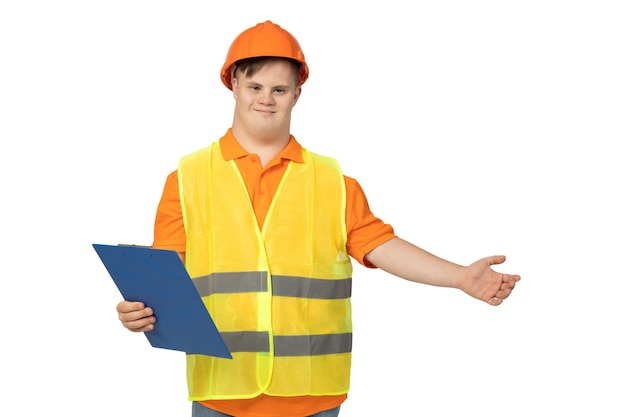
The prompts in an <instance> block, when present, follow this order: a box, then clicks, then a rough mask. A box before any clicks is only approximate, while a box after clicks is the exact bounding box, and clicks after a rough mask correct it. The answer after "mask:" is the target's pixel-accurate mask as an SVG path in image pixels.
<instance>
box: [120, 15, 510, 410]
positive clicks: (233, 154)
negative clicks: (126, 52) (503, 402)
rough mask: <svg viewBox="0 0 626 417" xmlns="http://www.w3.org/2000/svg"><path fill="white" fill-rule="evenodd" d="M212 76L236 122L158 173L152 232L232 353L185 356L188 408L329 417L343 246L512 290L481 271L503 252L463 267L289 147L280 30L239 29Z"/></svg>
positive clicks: (289, 82) (343, 318)
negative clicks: (418, 242)
mask: <svg viewBox="0 0 626 417" xmlns="http://www.w3.org/2000/svg"><path fill="white" fill-rule="evenodd" d="M221 77H222V81H223V83H224V85H225V86H226V87H228V88H229V89H231V90H232V92H233V96H234V98H235V110H234V117H233V123H232V127H231V128H230V129H228V130H227V132H226V134H225V135H224V136H223V137H222V138H221V139H220V140H219V141H217V142H214V143H213V144H212V145H210V146H209V147H207V148H204V149H201V150H199V151H197V152H194V153H192V154H190V155H187V156H185V157H183V158H182V159H181V161H180V164H179V166H178V169H177V170H176V171H174V172H172V173H171V174H170V175H169V176H168V178H167V181H166V184H165V188H164V191H163V196H162V198H161V201H160V203H159V207H158V210H157V215H156V221H155V236H154V243H153V246H154V247H155V248H161V249H170V250H175V251H177V252H179V253H180V256H181V258H182V259H183V261H184V262H185V266H186V268H187V270H188V271H189V275H190V276H191V277H192V279H193V280H194V283H195V284H196V287H197V288H198V290H199V292H200V295H201V296H202V298H203V300H204V302H205V305H206V306H207V308H208V310H209V311H210V312H211V315H212V316H213V318H214V320H215V322H216V325H217V327H218V329H219V330H220V332H221V333H222V335H223V336H224V339H225V341H226V343H227V345H228V347H229V349H230V350H231V352H232V354H233V359H232V360H230V359H221V358H212V357H207V356H202V355H187V381H188V389H189V399H190V400H192V401H193V404H192V415H193V416H196V417H200V416H224V415H226V416H229V415H231V416H237V417H261V416H266V417H269V416H294V417H295V416H313V415H314V416H317V417H322V416H324V417H332V416H337V415H338V413H339V407H340V405H341V404H342V403H343V401H344V400H345V399H346V397H347V392H348V388H349V380H350V359H351V353H350V352H351V349H352V322H351V317H350V293H351V279H352V265H351V262H350V259H349V257H352V258H354V259H356V260H357V261H358V262H359V263H361V264H363V265H365V266H367V267H371V268H374V267H377V268H380V269H383V270H385V271H387V272H389V273H391V274H393V275H396V276H398V277H401V278H404V279H407V280H410V281H414V282H418V283H423V284H429V285H436V286H442V287H451V288H457V289H460V290H462V291H464V292H465V293H467V294H468V295H470V296H472V297H475V298H477V299H479V300H482V301H484V302H486V303H488V304H490V305H493V306H497V305H499V304H500V303H502V300H504V299H505V298H507V297H508V296H509V294H510V293H511V291H512V290H513V288H514V287H515V283H516V282H517V281H518V280H519V279H520V277H519V276H517V275H508V274H501V273H497V272H495V271H493V270H492V269H491V265H496V264H501V263H502V262H504V260H505V258H504V256H491V257H486V258H483V259H480V260H478V261H476V262H475V263H473V264H471V265H469V266H466V267H465V266H461V265H457V264H454V263H452V262H448V261H446V260H444V259H441V258H439V257H437V256H434V255H432V254H430V253H428V252H426V251H424V250H422V249H420V248H419V247H417V246H415V245H413V244H411V243H409V242H407V241H405V240H402V239H401V238H399V237H397V236H396V235H395V234H394V231H393V229H392V228H391V226H389V225H388V224H385V223H384V222H382V221H381V220H380V219H378V218H376V217H375V216H374V215H373V214H372V213H371V211H370V210H369V207H368V204H367V200H366V197H365V195H364V193H363V191H362V189H361V188H360V186H359V185H358V183H357V182H356V181H355V180H354V179H352V178H349V177H346V176H344V175H343V174H342V173H341V170H340V168H339V166H338V165H337V163H336V161H335V160H334V159H332V158H328V157H324V156H321V155H317V154H314V153H312V152H309V151H308V150H306V149H304V148H302V147H301V146H300V144H298V142H297V141H296V139H295V138H294V137H293V136H292V135H291V132H290V124H291V112H292V110H293V108H294V106H295V105H296V103H297V101H298V99H299V97H300V93H301V91H302V90H301V87H302V84H303V83H304V82H305V81H306V80H307V77H308V66H307V63H306V61H305V59H304V54H303V53H302V50H301V48H300V45H299V43H298V41H297V40H296V39H295V38H294V37H293V36H292V35H291V34H290V33H289V32H287V31H285V30H284V29H282V28H281V27H280V26H278V25H276V24H274V23H272V22H270V21H266V22H264V23H260V24H258V25H256V26H254V27H252V28H250V29H247V30H245V31H244V32H242V33H241V34H240V35H239V36H238V37H237V38H236V39H235V41H234V42H233V44H232V45H231V48H230V50H229V52H228V54H227V58H226V62H225V63H224V66H223V68H222V72H221ZM117 311H118V313H119V318H120V320H121V321H122V323H123V325H124V326H125V327H126V328H128V329H129V330H131V331H135V332H145V331H150V330H152V329H153V328H154V325H155V322H156V319H155V316H154V314H153V313H154V312H153V311H152V309H151V308H150V307H149V306H145V305H144V304H143V303H142V302H141V300H138V301H135V302H130V301H123V302H121V303H119V304H118V306H117ZM156 313H157V314H158V312H156ZM198 330H199V331H201V329H198Z"/></svg>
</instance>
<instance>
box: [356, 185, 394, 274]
mask: <svg viewBox="0 0 626 417" xmlns="http://www.w3.org/2000/svg"><path fill="white" fill-rule="evenodd" d="M344 178H345V181H346V229H347V234H348V243H347V245H346V246H347V250H348V254H349V255H350V256H351V257H352V258H354V259H355V260H356V261H357V262H359V263H360V264H361V265H363V266H366V267H368V268H375V266H374V265H372V264H371V263H369V262H367V261H366V260H365V255H367V254H368V253H369V252H370V251H372V250H373V249H374V248H376V247H377V246H378V245H381V244H383V243H385V242H387V241H388V240H391V239H393V238H395V237H396V235H395V233H394V230H393V228H392V227H391V226H390V225H388V224H386V223H384V222H383V221H382V220H381V219H379V218H378V217H376V216H374V214H373V213H372V211H371V210H370V207H369V204H368V202H367V198H366V197H365V193H364V192H363V189H362V188H361V186H360V185H359V183H358V182H357V181H356V180H355V179H354V178H350V177H347V176H344Z"/></svg>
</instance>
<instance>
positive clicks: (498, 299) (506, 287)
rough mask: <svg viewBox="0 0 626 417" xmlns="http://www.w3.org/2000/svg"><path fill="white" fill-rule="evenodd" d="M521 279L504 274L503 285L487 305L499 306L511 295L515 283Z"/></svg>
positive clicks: (517, 276)
mask: <svg viewBox="0 0 626 417" xmlns="http://www.w3.org/2000/svg"><path fill="white" fill-rule="evenodd" d="M520 279H521V278H520V276H519V275H506V274H502V283H501V284H500V288H499V289H498V291H496V294H495V295H494V296H493V297H491V298H490V299H489V300H487V303H488V304H490V305H492V306H499V305H500V304H502V302H503V301H504V300H505V299H507V298H508V297H509V295H511V292H512V291H513V289H514V288H515V283H516V282H517V281H519V280H520Z"/></svg>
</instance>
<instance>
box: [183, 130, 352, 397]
mask: <svg viewBox="0 0 626 417" xmlns="http://www.w3.org/2000/svg"><path fill="white" fill-rule="evenodd" d="M303 158H304V163H297V162H293V161H291V162H290V163H289V166H288V168H287V170H286V172H285V174H284V176H283V178H282V181H281V183H280V185H279V187H278V190H277V192H276V194H275V196H274V199H273V201H272V204H271V206H270V209H269V211H268V214H267V217H266V219H265V223H264V225H263V229H262V230H260V229H259V226H258V223H257V221H256V217H255V214H254V211H253V209H252V205H251V202H250V197H249V195H248V192H247V190H246V186H245V184H244V181H243V178H242V177H241V174H240V173H239V170H238V169H237V166H236V164H235V162H234V161H225V160H224V159H223V157H222V153H221V149H220V146H219V142H215V143H214V144H212V145H211V146H209V147H207V148H204V149H201V150H199V151H197V152H194V153H192V154H190V155H187V156H185V157H183V158H182V159H181V162H180V165H179V168H178V178H179V187H180V197H181V205H182V210H183V219H184V224H185V231H186V233H187V247H186V258H185V259H186V267H187V270H188V271H189V275H190V276H191V277H192V279H193V281H194V284H195V285H196V288H197V289H198V292H199V293H200V295H201V296H202V299H203V301H204V304H205V305H206V307H207V309H208V310H209V312H210V313H211V315H212V317H213V319H214V321H215V324H216V326H217V328H218V329H219V330H220V333H221V334H222V336H223V337H224V340H225V342H226V344H227V346H228V347H229V349H230V350H231V353H232V356H233V359H232V360H231V359H224V358H215V357H209V356H204V355H193V354H188V355H187V385H188V390H189V399H190V400H209V399H242V398H252V397H256V396H258V395H259V394H262V393H264V394H267V395H277V396H300V395H340V394H345V393H347V392H348V388H349V384H350V363H351V350H352V318H351V304H350V296H351V289H352V264H351V262H350V258H349V257H348V255H347V252H346V226H345V209H346V193H345V183H344V179H343V174H342V173H341V170H340V169H339V166H338V164H337V162H336V161H335V160H334V159H332V158H328V157H324V156H321V155H317V154H314V153H312V152H309V151H307V150H306V149H303ZM198 331H202V329H198Z"/></svg>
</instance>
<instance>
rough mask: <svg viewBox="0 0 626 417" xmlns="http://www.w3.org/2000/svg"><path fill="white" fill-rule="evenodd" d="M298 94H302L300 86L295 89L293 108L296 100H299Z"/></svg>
mask: <svg viewBox="0 0 626 417" xmlns="http://www.w3.org/2000/svg"><path fill="white" fill-rule="evenodd" d="M300 94H302V86H298V88H296V93H295V96H294V98H293V105H294V106H295V105H296V103H297V102H298V99H299V98H300Z"/></svg>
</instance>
